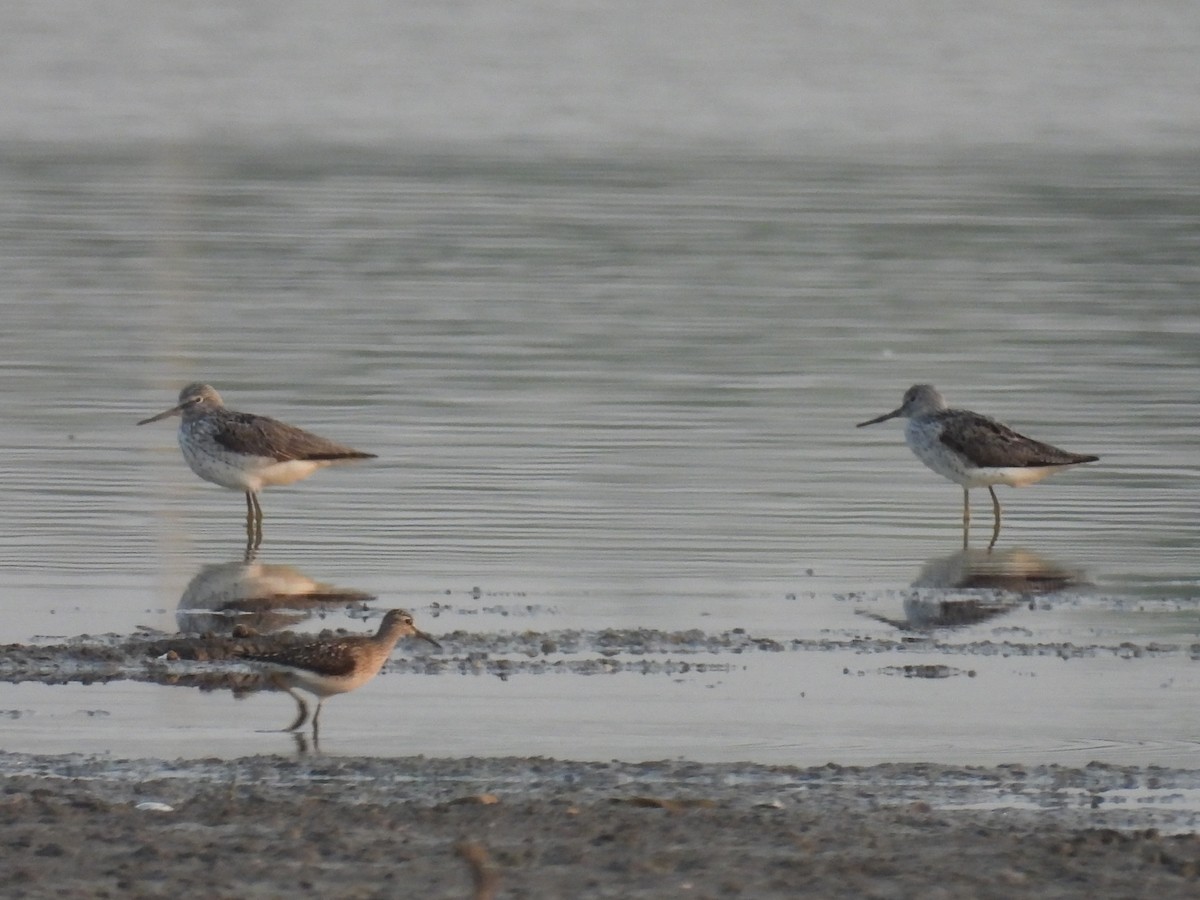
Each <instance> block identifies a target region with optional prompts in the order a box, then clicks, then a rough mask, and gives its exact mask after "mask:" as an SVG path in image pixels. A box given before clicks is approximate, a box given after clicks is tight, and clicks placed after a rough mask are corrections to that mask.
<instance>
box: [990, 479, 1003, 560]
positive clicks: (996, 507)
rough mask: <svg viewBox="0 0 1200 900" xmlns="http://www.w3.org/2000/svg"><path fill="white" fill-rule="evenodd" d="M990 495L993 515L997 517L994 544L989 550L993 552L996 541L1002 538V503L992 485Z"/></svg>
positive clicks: (994, 528)
mask: <svg viewBox="0 0 1200 900" xmlns="http://www.w3.org/2000/svg"><path fill="white" fill-rule="evenodd" d="M988 493H989V494H991V495H992V514H993V515H994V516H995V524H994V525H993V526H992V542H991V543H990V544H988V550H991V549H992V548H993V547H995V546H996V539H997V538H998V537H1000V501H999V500H998V499H996V490H995V488H993V487H992V486H991V485H990V484H989V485H988Z"/></svg>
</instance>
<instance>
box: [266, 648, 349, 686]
mask: <svg viewBox="0 0 1200 900" xmlns="http://www.w3.org/2000/svg"><path fill="white" fill-rule="evenodd" d="M243 658H244V659H249V660H253V661H254V662H258V663H268V664H274V665H279V666H293V667H299V668H304V669H308V670H310V671H312V672H316V673H318V674H321V675H328V676H331V677H334V678H336V677H339V676H342V675H349V674H351V673H352V672H353V671H354V663H355V658H354V654H353V653H352V652H351V650H350V647H349V646H347V645H345V644H344V643H342V642H334V643H328V642H325V643H320V644H309V645H307V646H303V647H289V648H287V649H286V650H279V651H276V652H274V653H246V654H244V656H243Z"/></svg>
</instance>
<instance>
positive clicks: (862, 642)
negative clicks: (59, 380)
mask: <svg viewBox="0 0 1200 900" xmlns="http://www.w3.org/2000/svg"><path fill="white" fill-rule="evenodd" d="M346 633H349V632H347V631H346V630H345V629H337V630H326V631H325V632H322V634H321V635H320V636H324V637H331V636H334V635H341V634H346ZM313 639H314V636H313V635H312V634H310V633H293V632H277V633H272V634H259V633H257V632H255V631H254V630H252V629H249V628H245V627H243V626H239V627H238V628H236V629H234V632H233V634H232V635H225V634H215V633H211V632H207V633H204V634H176V635H166V634H163V633H158V632H153V631H148V630H147V631H142V632H139V633H137V634H134V635H118V634H106V635H99V636H93V635H81V636H79V637H76V638H73V639H71V640H70V641H67V642H65V643H61V644H53V645H38V644H9V645H7V646H5V647H2V648H0V680H3V681H8V682H13V683H16V682H22V681H36V682H41V683H44V684H63V683H67V682H84V683H90V682H99V681H112V680H117V679H130V680H136V681H148V682H155V683H159V684H187V685H193V686H197V687H211V688H232V689H235V690H256V689H258V688H260V687H262V686H263V685H262V682H263V679H262V677H261V675H260V674H259V673H258V671H257V670H256V669H254V668H253V667H252V666H248V665H247V664H245V663H244V662H242V659H241V658H242V657H243V656H244V655H245V654H247V653H262V652H268V651H272V650H278V649H282V648H285V647H289V646H294V645H296V644H299V643H305V642H308V641H312V640H313ZM438 639H439V640H440V641H441V643H442V645H443V649H442V650H441V651H440V652H437V653H423V652H422V653H421V655H413V656H396V657H394V658H393V659H392V660H391V661H390V662H389V663H388V664H387V667H386V668H385V671H387V672H406V673H414V674H426V675H438V674H454V673H459V674H470V675H478V674H491V675H495V676H497V677H501V678H503V677H507V676H509V675H515V674H555V673H564V674H574V675H601V674H610V673H617V672H635V673H640V674H647V675H649V674H666V675H674V674H682V673H688V672H722V671H728V670H729V669H730V668H731V667H733V666H735V665H737V662H736V661H735V660H733V659H730V657H731V656H734V657H736V656H739V655H745V654H752V653H787V652H843V653H849V654H855V655H868V656H874V655H879V654H940V655H944V656H953V657H968V658H969V657H982V656H1000V657H1027V656H1040V657H1046V656H1052V657H1056V658H1060V659H1064V660H1069V659H1078V658H1091V657H1098V656H1104V657H1108V656H1111V657H1117V658H1121V659H1137V658H1141V657H1157V656H1175V655H1182V656H1187V657H1188V658H1190V659H1200V644H1171V643H1160V642H1148V643H1145V644H1135V643H1131V642H1124V643H1121V644H1117V645H1106V644H1075V643H1071V642H1052V643H1035V642H1028V643H1026V642H1021V641H1016V640H996V641H992V640H985V641H972V642H966V643H954V642H948V641H943V640H940V639H939V638H938V637H937V636H935V635H915V634H901V635H900V636H898V637H895V638H887V637H833V636H829V637H822V638H819V639H800V638H795V639H790V640H778V639H775V638H765V637H755V636H753V635H751V634H749V633H747V632H746V631H745V630H744V629H740V628H735V629H732V630H729V631H725V632H721V633H719V634H709V633H707V632H704V631H701V630H699V629H689V630H685V631H663V630H659V629H649V628H628V629H603V630H598V631H583V630H576V629H564V630H558V631H544V632H543V631H524V632H513V633H495V632H492V633H487V632H468V631H462V630H456V631H452V632H448V633H445V634H439V635H438ZM697 657H702V658H701V659H697ZM888 671H890V672H894V673H895V674H902V675H904V676H906V677H918V678H943V677H950V676H954V675H966V676H968V677H969V676H970V675H972V674H973V673H972V672H971V670H969V669H962V668H957V667H951V666H948V665H941V666H931V665H929V664H926V663H922V664H918V665H908V664H904V663H898V664H896V665H895V666H893V667H890V668H889V670H888Z"/></svg>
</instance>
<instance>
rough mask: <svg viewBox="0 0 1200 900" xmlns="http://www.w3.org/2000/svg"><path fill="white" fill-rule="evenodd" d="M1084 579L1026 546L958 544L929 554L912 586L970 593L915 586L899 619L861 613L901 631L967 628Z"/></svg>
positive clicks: (1062, 589)
mask: <svg viewBox="0 0 1200 900" xmlns="http://www.w3.org/2000/svg"><path fill="white" fill-rule="evenodd" d="M1086 584H1087V580H1086V579H1085V578H1084V576H1083V574H1082V573H1081V572H1080V571H1079V570H1076V569H1072V568H1070V567H1068V566H1065V565H1062V564H1060V563H1056V562H1053V561H1051V560H1048V559H1046V558H1045V557H1042V556H1039V555H1038V554H1036V553H1033V552H1032V551H1029V550H1022V549H1019V548H1014V549H1011V550H1005V551H1002V552H996V551H989V550H962V551H959V552H957V553H951V554H950V555H949V556H941V557H937V558H935V559H931V560H929V561H928V562H927V563H925V565H924V566H923V567H922V568H921V571H920V573H919V574H918V575H917V579H916V580H915V581H914V582H913V584H912V586H913V587H914V588H918V589H926V588H928V589H950V590H961V591H972V592H973V593H972V594H970V595H967V596H957V595H956V596H950V597H947V596H943V595H941V594H939V593H926V592H923V591H920V590H919V591H918V592H917V593H914V594H910V595H909V596H907V597H905V598H904V618H903V619H893V618H889V617H887V616H882V615H878V614H876V613H870V612H866V611H860V614H861V615H865V616H867V617H868V618H871V619H875V620H876V621H878V622H884V623H885V624H888V625H891V626H893V627H895V628H898V629H900V630H902V631H931V630H933V629H936V628H965V627H967V626H970V625H978V624H980V623H981V622H986V621H988V620H989V619H993V618H995V617H997V616H1000V615H1003V614H1005V613H1008V612H1011V611H1012V610H1014V609H1016V608H1017V607H1019V606H1021V605H1023V604H1025V603H1028V601H1029V598H1030V597H1033V596H1039V595H1042V594H1051V593H1056V592H1059V591H1065V590H1070V589H1072V588H1075V587H1081V586H1083V585H1086Z"/></svg>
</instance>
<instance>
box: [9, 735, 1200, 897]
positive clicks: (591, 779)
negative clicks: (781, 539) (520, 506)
mask: <svg viewBox="0 0 1200 900" xmlns="http://www.w3.org/2000/svg"><path fill="white" fill-rule="evenodd" d="M1198 788H1200V778H1198V777H1197V775H1196V774H1195V773H1191V772H1186V771H1179V770H1168V769H1154V768H1145V769H1144V768H1139V767H1111V766H1100V765H1094V766H1088V767H1085V768H1081V769H1070V768H1063V767H1057V766H1044V767H1029V768H1026V767H1020V766H1004V767H998V768H977V767H949V766H936V765H884V766H872V767H861V768H858V767H840V766H832V765H830V766H823V767H818V768H809V769H798V768H788V767H777V766H757V765H750V764H723V765H702V764H697V763H690V762H683V761H668V762H649V763H641V764H633V763H616V762H613V763H584V762H566V761H557V760H550V759H540V758H506V759H425V758H404V759H392V760H380V759H369V758H337V759H334V758H322V757H300V758H295V759H288V758H283V757H276V756H269V757H251V758H244V759H238V760H230V761H213V760H199V761H175V762H165V761H161V760H116V759H106V758H95V757H91V758H89V757H82V756H53V757H50V756H29V755H19V754H3V753H0V843H2V844H3V846H4V847H6V848H7V851H6V858H7V863H6V866H5V872H4V874H3V875H0V881H3V882H4V895H5V896H9V897H28V898H40V897H61V896H89V897H105V896H108V897H117V896H121V897H130V896H132V897H155V896H172V897H272V896H338V897H383V896H394V897H491V896H494V897H605V898H606V897H613V898H617V897H622V898H662V897H674V896H687V897H714V898H716V897H755V898H775V897H778V898H783V897H797V896H811V897H900V896H917V895H924V896H934V897H936V896H946V897H963V896H972V897H997V898H999V897H1006V898H1009V897H1025V896H1028V897H1035V896H1036V897H1080V898H1083V897H1104V896H1157V897H1162V898H1173V897H1181V898H1182V897H1192V896H1195V895H1196V893H1197V891H1200V839H1198V838H1197V836H1196V834H1195V833H1194V832H1195V831H1196V827H1197V822H1196V821H1194V819H1195V814H1194V813H1191V812H1182V811H1180V812H1172V811H1171V809H1170V798H1171V797H1172V796H1176V795H1178V794H1180V793H1184V792H1192V791H1195V790H1197V789H1198Z"/></svg>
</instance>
